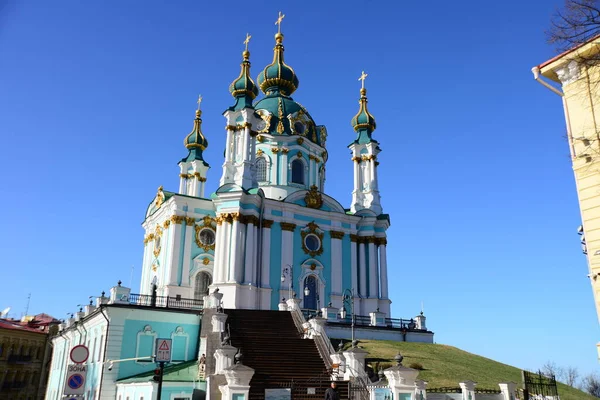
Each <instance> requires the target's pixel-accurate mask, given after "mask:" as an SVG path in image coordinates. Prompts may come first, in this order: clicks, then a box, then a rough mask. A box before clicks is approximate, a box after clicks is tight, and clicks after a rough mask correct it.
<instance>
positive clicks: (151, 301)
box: [120, 293, 204, 310]
mask: <svg viewBox="0 0 600 400" xmlns="http://www.w3.org/2000/svg"><path fill="white" fill-rule="evenodd" d="M124 301H126V302H127V303H128V304H131V305H135V306H143V307H160V308H177V309H185V310H202V309H203V307H204V301H202V300H196V299H184V298H182V297H180V296H174V297H171V296H152V295H148V294H137V293H130V294H129V295H128V296H127V297H126V298H125V297H122V298H120V303H123V302H124Z"/></svg>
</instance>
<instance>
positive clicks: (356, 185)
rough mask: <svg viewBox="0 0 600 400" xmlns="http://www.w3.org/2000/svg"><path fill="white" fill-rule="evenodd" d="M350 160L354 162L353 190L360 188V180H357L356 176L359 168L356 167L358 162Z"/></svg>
mask: <svg viewBox="0 0 600 400" xmlns="http://www.w3.org/2000/svg"><path fill="white" fill-rule="evenodd" d="M352 162H353V163H354V190H358V189H359V188H360V187H359V183H360V182H359V181H358V180H359V179H358V176H359V173H360V170H359V169H358V163H357V162H356V161H354V160H352Z"/></svg>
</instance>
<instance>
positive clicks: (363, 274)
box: [358, 237, 367, 297]
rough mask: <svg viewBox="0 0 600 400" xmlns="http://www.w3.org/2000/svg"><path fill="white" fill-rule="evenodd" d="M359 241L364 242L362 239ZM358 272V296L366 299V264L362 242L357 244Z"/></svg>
mask: <svg viewBox="0 0 600 400" xmlns="http://www.w3.org/2000/svg"><path fill="white" fill-rule="evenodd" d="M361 239H362V240H364V237H363V238H361ZM358 270H359V273H360V289H359V294H360V295H361V296H363V297H367V263H366V256H365V243H364V242H359V243H358Z"/></svg>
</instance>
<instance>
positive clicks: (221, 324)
mask: <svg viewBox="0 0 600 400" xmlns="http://www.w3.org/2000/svg"><path fill="white" fill-rule="evenodd" d="M225 321H227V314H224V313H216V314H213V316H212V319H211V321H210V322H211V324H212V331H213V332H219V333H220V332H225Z"/></svg>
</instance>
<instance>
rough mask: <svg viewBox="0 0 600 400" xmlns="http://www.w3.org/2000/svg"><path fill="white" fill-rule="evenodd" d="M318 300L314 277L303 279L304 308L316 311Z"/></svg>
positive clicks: (316, 284)
mask: <svg viewBox="0 0 600 400" xmlns="http://www.w3.org/2000/svg"><path fill="white" fill-rule="evenodd" d="M318 299H319V285H318V282H317V278H316V277H315V276H314V275H309V276H307V277H306V278H305V279H304V308H306V309H309V310H317V308H318V306H319V305H318Z"/></svg>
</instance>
